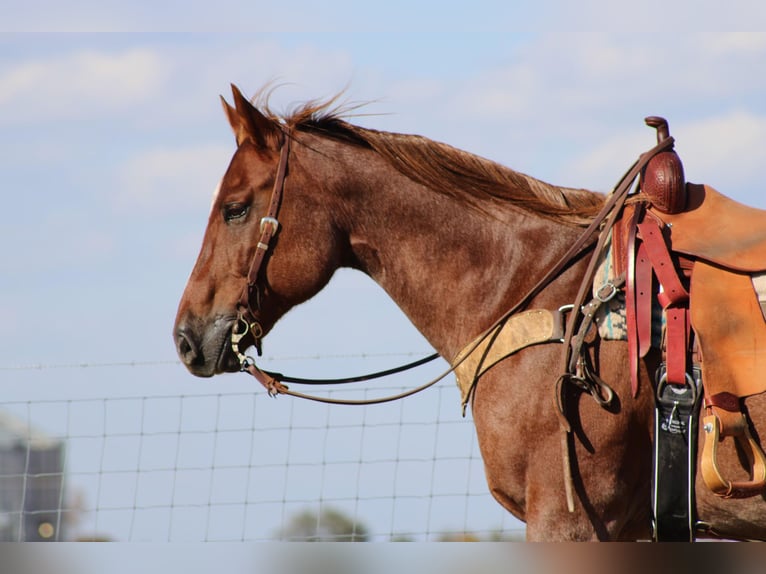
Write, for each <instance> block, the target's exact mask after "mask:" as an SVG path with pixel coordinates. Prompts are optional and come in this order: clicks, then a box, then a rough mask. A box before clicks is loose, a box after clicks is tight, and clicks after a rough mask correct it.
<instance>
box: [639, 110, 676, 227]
mask: <svg viewBox="0 0 766 574" xmlns="http://www.w3.org/2000/svg"><path fill="white" fill-rule="evenodd" d="M644 121H645V122H646V125H647V126H649V127H652V128H655V129H656V130H657V143H661V142H663V141H664V140H666V139H668V138H670V128H669V127H668V121H667V120H666V119H665V118H662V117H660V116H649V117H648V118H645V119H644ZM641 189H642V191H643V192H644V193H645V194H646V195H647V197H648V198H649V200H650V201H651V203H652V205H653V206H654V207H655V208H657V209H658V210H659V211H661V212H663V213H680V212H682V211H683V210H684V209H686V180H685V179H684V166H683V164H682V163H681V158H680V157H678V154H677V153H676V152H675V150H674V149H673V145H672V144H671V146H670V149H668V150H666V151H661V152H659V153H658V154H657V155H655V156H654V157H652V159H650V160H649V162H648V163H647V164H646V167H645V168H644V171H643V173H642V174H641Z"/></svg>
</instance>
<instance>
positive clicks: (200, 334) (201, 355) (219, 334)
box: [173, 317, 240, 377]
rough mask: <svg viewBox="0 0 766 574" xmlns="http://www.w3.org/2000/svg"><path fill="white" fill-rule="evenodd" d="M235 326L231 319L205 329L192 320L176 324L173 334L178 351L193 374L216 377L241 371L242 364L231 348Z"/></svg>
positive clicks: (227, 318) (220, 318)
mask: <svg viewBox="0 0 766 574" xmlns="http://www.w3.org/2000/svg"><path fill="white" fill-rule="evenodd" d="M233 326H234V319H233V318H231V317H218V318H216V319H215V320H214V321H213V322H212V323H211V324H209V326H207V327H205V328H202V327H200V326H199V322H197V321H192V320H185V321H180V322H178V323H177V324H176V327H175V330H174V333H173V335H174V339H175V344H176V351H177V352H178V357H179V358H180V359H181V362H182V363H183V364H184V365H185V366H186V368H187V369H189V372H190V373H191V374H193V375H195V376H197V377H212V376H213V375H217V374H219V373H231V372H237V371H239V369H240V363H239V360H238V359H237V356H236V355H235V354H234V352H233V350H232V348H231V332H232V328H233Z"/></svg>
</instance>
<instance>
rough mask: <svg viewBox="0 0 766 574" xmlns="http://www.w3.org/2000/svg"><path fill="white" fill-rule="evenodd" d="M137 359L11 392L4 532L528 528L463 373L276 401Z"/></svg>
mask: <svg viewBox="0 0 766 574" xmlns="http://www.w3.org/2000/svg"><path fill="white" fill-rule="evenodd" d="M139 366H140V367H141V368H140V369H139V368H137V367H136V366H132V365H112V366H109V368H108V369H106V368H105V369H101V373H99V374H96V371H97V370H98V369H93V368H88V367H87V366H83V365H81V366H77V365H72V366H67V369H68V371H69V372H68V373H67V378H69V379H70V380H71V379H77V380H79V384H77V385H75V384H72V385H71V386H70V389H71V392H67V389H66V387H62V386H61V385H59V387H57V392H48V393H46V392H43V391H41V390H40V389H39V388H37V389H36V392H35V393H33V395H34V396H31V397H25V398H20V399H15V400H7V401H4V402H0V428H2V431H0V538H2V539H3V540H114V541H141V542H143V541H148V542H163V541H170V542H185V541H271V540H315V539H322V540H332V539H338V540H368V541H389V540H413V541H434V540H508V539H520V538H523V524H522V523H520V522H519V521H517V520H515V519H514V518H513V517H512V516H511V515H509V514H508V513H507V512H506V511H504V510H503V509H502V508H501V507H500V506H499V505H498V504H497V502H495V501H494V500H493V499H492V497H491V496H490V495H489V493H488V490H487V486H486V482H485V478H484V471H483V465H482V461H481V456H480V453H479V449H478V445H477V442H476V436H475V435H476V433H475V431H474V428H473V424H472V421H471V419H470V413H469V414H468V416H467V417H465V418H463V416H462V415H461V411H460V407H459V396H458V391H457V390H456V388H455V386H454V380H453V379H451V378H450V379H446V380H445V381H442V382H441V383H440V384H439V385H437V386H436V387H433V388H431V389H430V390H428V391H425V392H423V393H420V394H419V395H415V396H413V397H410V398H407V399H405V400H400V401H396V402H392V403H387V404H382V405H375V406H364V407H360V406H338V405H324V404H319V403H314V402H308V401H301V400H298V399H294V398H291V397H278V398H276V399H275V398H271V397H269V396H268V395H267V394H266V393H265V391H263V389H261V388H260V387H255V386H252V385H251V386H250V387H244V388H245V391H244V392H243V383H241V381H242V379H241V378H238V379H236V381H237V384H221V383H210V382H204V383H197V384H194V385H189V384H188V383H181V384H177V383H176V384H172V383H169V382H168V379H169V378H173V377H177V376H179V375H178V373H181V372H182V367H180V366H179V365H177V364H172V365H163V364H159V365H152V364H144V365H143V366H141V365H139ZM54 370H55V369H54ZM49 371H50V369H49V370H48V371H46V369H45V368H40V369H37V370H35V369H27V370H19V371H18V372H17V373H15V375H16V378H17V379H18V378H20V379H22V380H21V381H19V384H20V385H21V387H24V388H32V389H34V388H35V387H34V385H32V386H31V387H30V386H25V385H24V380H27V385H28V384H29V381H30V380H31V381H36V380H38V377H45V378H46V379H48V378H50V374H51V373H50V372H49ZM139 371H140V376H139V375H138V373H139ZM104 372H107V373H108V376H109V378H110V379H112V380H124V381H125V382H124V383H123V384H118V385H115V392H114V393H109V394H110V395H112V396H103V395H104V394H105V393H103V388H104V385H103V378H104ZM59 373H60V370H59V371H57V372H55V373H54V374H56V375H58V374H59ZM171 373H172V374H171ZM6 374H7V373H6ZM232 377H233V376H232ZM224 378H225V377H224ZM83 379H86V380H83ZM136 379H140V384H138V383H136V384H135V385H133V383H132V381H134V380H136ZM92 380H98V381H99V382H98V383H94V382H92ZM228 380H234V379H228ZM247 384H250V383H247ZM164 385H165V386H164ZM397 385H401V383H396V382H394V383H391V384H387V385H383V384H377V385H375V386H363V385H353V386H349V387H347V388H343V389H341V390H333V391H323V392H322V394H324V395H325V396H332V397H336V398H337V397H345V398H352V399H359V398H371V397H378V396H383V395H386V394H389V393H392V392H398V391H401V390H403V388H405V387H403V386H397ZM178 387H180V388H181V389H183V391H184V392H177V389H178ZM168 388H170V389H172V390H173V391H174V392H172V393H170V392H164V393H163V391H167V390H168ZM147 389H151V390H147ZM94 391H98V392H100V393H101V394H100V395H96V396H91V395H94ZM139 393H141V394H139ZM11 394H13V393H11ZM16 394H19V393H16ZM21 394H23V393H21ZM48 395H53V396H48ZM339 524H340V525H339Z"/></svg>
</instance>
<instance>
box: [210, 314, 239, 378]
mask: <svg viewBox="0 0 766 574" xmlns="http://www.w3.org/2000/svg"><path fill="white" fill-rule="evenodd" d="M233 328H234V326H233V324H232V327H231V328H230V329H229V330H228V334H227V336H226V337H224V339H223V342H222V344H221V348H220V350H219V352H218V360H217V361H216V364H215V374H220V373H236V372H237V371H239V370H240V362H239V358H238V357H237V355H236V354H235V353H234V349H232V347H231V330H232V329H233Z"/></svg>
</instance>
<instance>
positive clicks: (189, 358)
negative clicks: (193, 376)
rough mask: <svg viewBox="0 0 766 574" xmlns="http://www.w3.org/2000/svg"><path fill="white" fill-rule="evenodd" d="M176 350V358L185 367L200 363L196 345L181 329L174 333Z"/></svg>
mask: <svg viewBox="0 0 766 574" xmlns="http://www.w3.org/2000/svg"><path fill="white" fill-rule="evenodd" d="M176 349H177V351H178V356H179V357H180V358H181V361H182V362H183V363H184V364H185V365H187V366H190V365H195V364H198V363H199V362H200V359H201V355H200V353H199V350H198V348H197V345H195V344H194V341H193V340H192V339H191V337H190V336H189V335H188V334H187V333H186V332H184V330H183V329H179V330H178V331H177V332H176Z"/></svg>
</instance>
